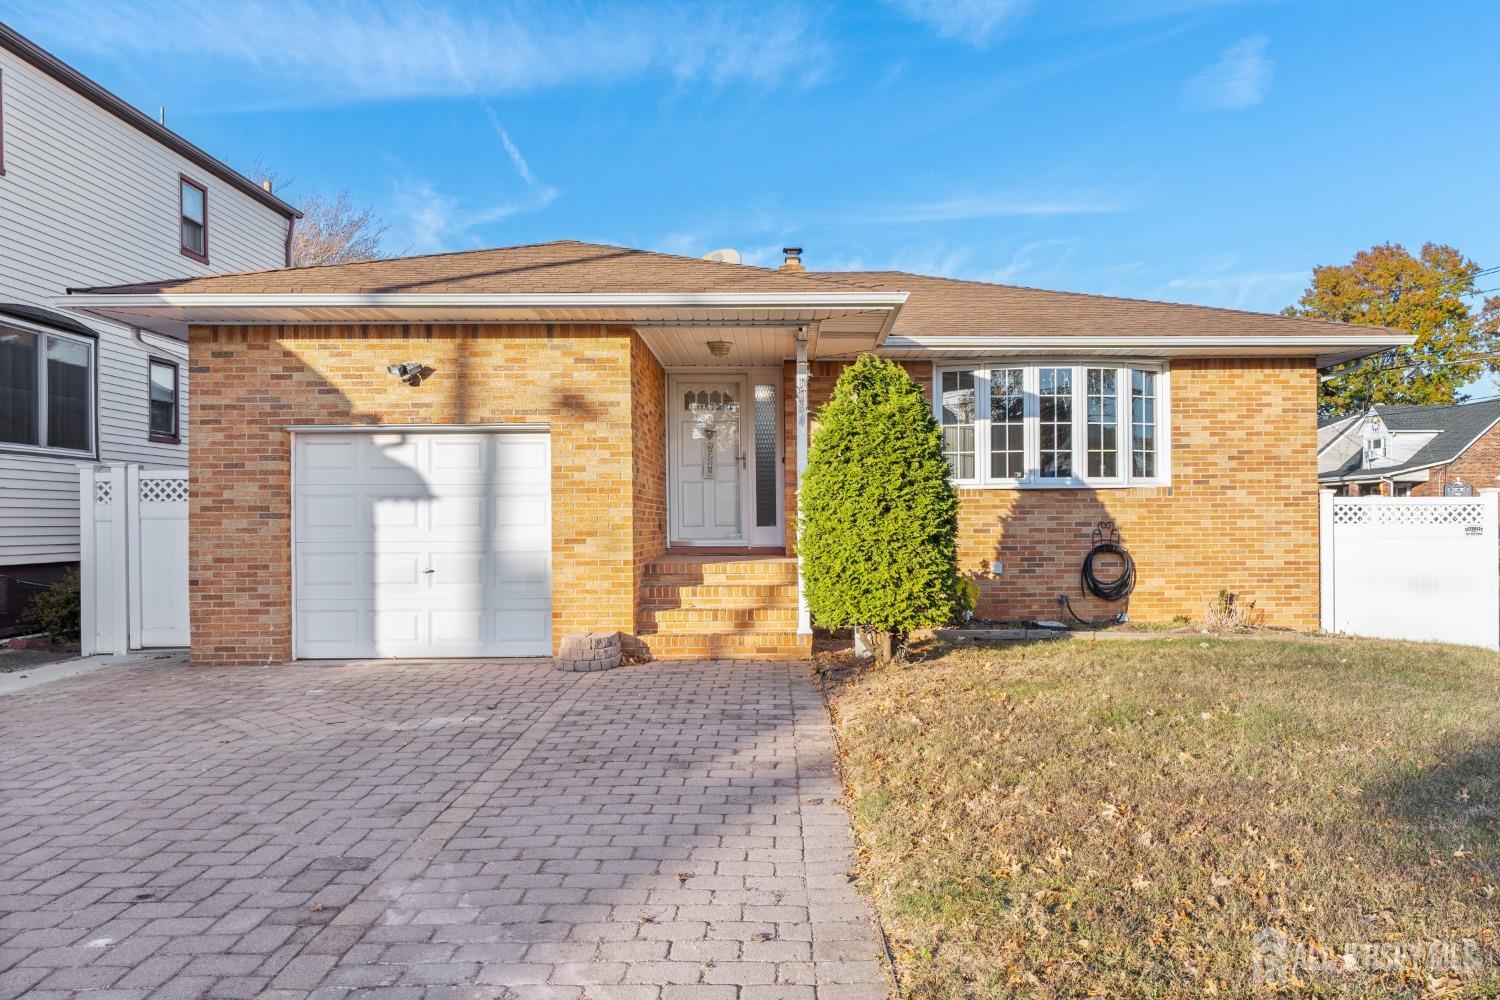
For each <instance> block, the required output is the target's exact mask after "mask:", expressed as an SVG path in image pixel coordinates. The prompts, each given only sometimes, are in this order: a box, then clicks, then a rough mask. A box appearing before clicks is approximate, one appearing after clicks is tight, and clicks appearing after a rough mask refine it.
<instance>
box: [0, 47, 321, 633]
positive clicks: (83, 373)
mask: <svg viewBox="0 0 1500 1000" xmlns="http://www.w3.org/2000/svg"><path fill="white" fill-rule="evenodd" d="M297 215H298V213H297V211H296V210H295V209H294V208H292V206H290V205H288V204H286V203H285V202H283V201H282V200H281V199H279V198H277V197H276V196H275V195H273V194H272V193H271V192H270V191H269V190H264V189H262V188H261V187H260V186H259V185H257V184H256V183H255V182H253V181H251V180H250V179H249V178H246V177H244V176H242V175H240V174H239V173H236V172H235V171H234V170H232V169H230V168H229V167H228V166H226V165H225V164H223V163H221V162H220V161H218V160H216V159H214V158H213V157H212V156H210V155H209V154H208V153H205V152H204V151H203V150H201V149H199V148H198V147H196V146H194V145H193V144H191V143H189V142H188V141H186V140H185V139H183V138H182V137H181V136H179V135H177V134H176V133H174V132H172V131H170V130H168V129H166V128H164V127H163V126H162V125H161V124H160V123H158V122H157V121H155V120H153V119H152V118H150V117H148V116H146V115H144V114H142V113H141V112H139V111H137V110H136V109H135V108H132V107H130V106H129V105H127V104H126V103H124V102H123V101H122V100H120V98H118V97H116V96H115V95H113V94H111V93H109V92H108V91H106V90H105V89H103V88H102V87H100V86H99V85H98V84H96V83H94V82H93V81H91V80H89V79H87V78H86V77H84V76H83V75H82V74H80V73H78V72H77V71H76V70H74V69H72V68H71V67H69V66H67V65H65V64H64V63H62V62H60V61H59V60H57V59H56V58H55V57H53V56H52V55H50V54H48V53H47V52H45V51H43V50H42V49H40V48H38V47H37V46H36V45H34V44H33V43H31V42H30V41H28V40H27V39H25V38H23V37H22V36H20V35H18V34H16V33H15V32H14V31H12V30H11V29H10V28H8V27H6V26H5V25H3V24H0V628H3V627H5V625H6V624H7V623H8V622H10V621H13V620H14V616H15V615H16V613H18V612H19V611H20V609H21V606H22V605H23V604H24V602H25V601H26V600H27V599H28V598H29V596H30V594H31V593H33V592H34V590H35V589H37V588H36V587H34V586H26V585H27V584H47V583H50V582H53V581H55V580H56V579H57V578H58V577H59V576H60V575H61V573H62V571H63V570H64V569H66V568H67V567H69V566H71V565H75V564H76V563H77V562H78V558H79V536H78V531H79V527H78V481H79V477H78V468H79V466H81V465H85V464H89V463H93V462H140V463H144V464H148V465H156V466H184V465H186V464H187V433H188V431H187V424H188V420H187V412H188V411H187V399H188V388H189V387H188V369H187V359H186V351H185V350H184V347H183V345H182V344H181V343H180V342H178V341H174V340H172V339H170V338H164V337H160V336H155V335H152V334H150V333H142V334H139V335H138V334H137V333H136V332H135V331H133V330H132V328H131V327H130V326H128V325H124V324H120V323H113V322H109V321H104V320H99V319H90V318H80V317H78V316H76V315H67V314H64V313H60V312H58V311H57V310H56V309H55V308H53V303H54V300H56V299H57V298H58V296H60V295H62V294H64V292H65V291H66V290H67V289H68V288H70V287H75V286H79V285H85V286H87V285H97V284H100V283H101V282H103V283H116V282H122V281H133V280H140V279H143V278H147V277H152V278H159V277H161V276H163V275H173V276H177V277H191V276H200V275H209V274H219V273H225V272H232V271H245V270H251V269H258V268H275V267H282V266H284V265H285V264H286V263H287V253H288V249H289V246H290V237H291V230H292V225H293V221H294V220H295V219H296V217H297Z"/></svg>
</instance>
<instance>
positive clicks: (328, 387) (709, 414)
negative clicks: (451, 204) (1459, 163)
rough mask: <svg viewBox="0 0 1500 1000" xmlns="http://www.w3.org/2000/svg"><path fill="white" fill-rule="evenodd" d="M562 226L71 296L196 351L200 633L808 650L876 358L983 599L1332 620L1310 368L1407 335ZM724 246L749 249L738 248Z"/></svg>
mask: <svg viewBox="0 0 1500 1000" xmlns="http://www.w3.org/2000/svg"><path fill="white" fill-rule="evenodd" d="M787 253H788V259H787V261H786V263H785V264H784V265H782V267H781V268H779V269H776V270H770V269H765V268H759V267H749V266H745V265H742V264H738V263H731V262H728V261H725V260H722V259H691V258H685V257H676V256H671V255H667V254H660V253H651V252H647V251H642V250H633V249H628V248H624V247H615V246H603V245H598V244H590V243H578V242H572V241H563V242H556V243H543V244H533V245H528V246H517V247H506V248H501V249H496V250H480V251H470V252H464V253H451V254H437V255H432V256H426V257H411V258H406V259H397V260H383V261H371V262H366V263H358V264H341V265H334V266H330V267H319V268H299V269H291V270H282V271H273V272H267V273H262V274H246V275H231V276H223V277H194V278H187V279H175V280H174V279H165V280H154V281H146V282H137V283H134V284H128V285H122V286H116V287H112V288H94V289H79V290H76V291H75V292H74V293H73V294H71V295H69V296H67V297H66V299H65V300H59V302H58V305H59V306H60V307H68V308H72V309H76V310H79V311H81V312H82V313H83V314H85V315H91V316H95V317H99V318H104V319H110V320H114V321H116V322H123V323H127V324H134V325H137V326H140V327H143V328H146V329H149V330H152V331H153V332H155V333H156V334H158V335H160V336H163V337H169V338H174V339H177V340H179V341H186V342H187V343H188V344H189V345H190V348H189V350H190V353H191V357H192V364H193V372H194V378H195V379H196V383H195V384H196V388H195V391H196V393H197V404H196V405H195V406H194V407H193V412H192V433H193V456H192V462H191V465H190V469H191V487H190V512H191V516H190V524H191V558H190V564H191V569H190V574H189V575H190V578H191V588H192V593H191V603H192V640H193V641H192V646H193V649H192V655H193V659H194V661H195V662H199V663H237V664H254V663H267V662H280V661H283V660H287V659H291V658H294V657H303V658H324V657H326V658H358V657H371V656H409V657H421V658H425V657H435V656H474V657H492V656H545V655H548V654H550V653H552V652H553V651H554V650H555V649H556V647H557V645H558V643H559V642H560V640H561V639H562V637H563V635H564V634H565V633H568V632H575V631H583V630H596V631H608V632H618V633H621V634H622V635H623V636H624V637H625V638H626V639H627V640H628V642H629V644H630V645H631V646H632V647H633V648H635V649H636V650H637V651H640V652H649V653H650V654H652V655H654V656H658V657H704V656H714V657H755V658H759V657H765V656H793V657H801V656H805V655H807V654H808V652H809V651H810V649H811V627H810V625H811V623H810V622H809V619H808V616H807V613H806V610H805V607H803V606H802V605H801V603H800V602H799V599H798V586H797V583H798V575H797V573H798V570H797V562H796V559H795V536H796V527H795V525H796V489H797V483H798V479H799V477H800V475H801V473H802V470H803V468H804V463H805V460H806V455H807V449H808V444H809V441H810V440H811V438H812V435H813V434H815V433H816V429H815V426H814V420H815V413H816V409H817V407H818V406H819V405H820V404H821V403H822V402H823V401H824V400H826V399H827V398H828V397H829V395H830V393H831V391H832V389H833V386H834V382H835V380H836V379H837V378H838V375H839V373H840V371H842V369H843V368H844V366H845V365H847V364H848V363H849V362H850V361H851V360H852V359H854V358H856V357H858V356H859V355H860V354H861V353H863V352H875V353H877V354H879V355H883V356H886V357H890V358H893V359H896V360H898V361H899V362H900V363H901V364H903V365H904V366H905V367H906V369H907V370H908V371H909V372H910V373H911V375H912V376H913V378H914V379H916V381H917V382H918V384H920V385H921V386H922V387H923V388H924V390H925V391H926V392H927V393H928V394H929V396H930V399H931V400H932V406H933V414H934V416H935V417H936V419H937V420H938V421H939V422H940V424H941V425H942V430H943V435H944V440H945V443H946V450H947V453H948V458H949V462H950V465H951V467H952V473H953V481H954V483H955V485H956V486H957V487H958V493H959V498H960V499H959V538H958V546H959V560H960V568H961V569H964V570H969V571H976V572H978V571H982V572H983V578H982V579H981V580H980V581H979V602H978V609H977V612H978V614H979V615H980V616H982V617H986V618H1034V617H1039V616H1046V617H1054V616H1056V615H1057V613H1058V595H1059V594H1071V595H1074V597H1073V600H1074V603H1075V605H1077V606H1078V607H1079V610H1080V612H1081V613H1083V614H1088V615H1099V614H1110V613H1114V612H1117V611H1119V610H1121V607H1122V606H1121V605H1119V604H1102V603H1095V602H1094V601H1093V599H1080V598H1079V597H1078V596H1077V594H1078V582H1079V567H1080V563H1081V561H1082V559H1083V558H1084V556H1085V554H1086V553H1087V552H1088V550H1089V548H1090V547H1091V545H1092V539H1093V535H1094V532H1095V529H1096V526H1097V525H1098V523H1099V522H1100V521H1103V520H1109V521H1113V522H1115V524H1116V525H1118V527H1119V530H1120V533H1121V536H1122V540H1123V541H1124V543H1125V545H1126V546H1127V547H1128V548H1129V550H1130V551H1131V553H1132V554H1133V556H1134V558H1135V562H1136V566H1137V571H1138V584H1137V587H1136V590H1135V593H1134V594H1133V595H1132V596H1131V598H1130V603H1129V604H1128V605H1127V606H1126V607H1128V610H1129V612H1130V614H1131V616H1132V617H1133V618H1136V619H1138V620H1145V621H1153V620H1155V621H1167V620H1170V619H1171V618H1172V617H1173V616H1174V615H1179V614H1182V615H1197V614H1199V613H1200V612H1201V611H1202V609H1203V607H1204V605H1205V603H1206V602H1208V601H1209V600H1211V599H1213V598H1214V597H1215V595H1217V594H1218V593H1219V592H1220V591H1221V590H1223V589H1226V588H1227V589H1229V590H1231V591H1233V592H1235V593H1236V594H1238V595H1240V596H1241V597H1242V599H1245V600H1253V601H1255V602H1257V605H1258V606H1259V607H1260V608H1261V609H1262V610H1263V611H1264V612H1265V614H1266V617H1267V621H1268V622H1269V623H1270V624H1273V625H1279V626H1286V627H1290V628H1297V629H1313V628H1317V627H1318V622H1319V593H1318V568H1319V547H1318V503H1319V501H1318V496H1317V490H1316V488H1315V484H1316V481H1317V478H1316V472H1317V450H1318V449H1317V445H1318V441H1317V433H1316V420H1315V413H1316V405H1317V387H1318V368H1319V367H1320V366H1327V365H1331V364H1336V363H1339V362H1342V361H1348V360H1352V359H1355V358H1359V357H1363V356H1366V355H1369V354H1373V353H1377V352H1379V351H1381V350H1387V349H1390V348H1392V347H1395V346H1400V345H1404V344H1409V343H1410V342H1411V339H1412V338H1411V337H1409V336H1407V335H1404V334H1400V333H1396V332H1394V331H1390V330H1385V329H1381V328H1372V327H1367V326H1345V325H1342V324H1336V323H1324V322H1315V321H1310V320H1305V319H1293V318H1287V317H1281V316H1270V315H1263V314H1258V313H1247V312H1238V311H1234V310H1227V309H1212V308H1204V307H1198V306H1181V305H1171V304H1167V303H1161V302H1145V301H1138V300H1130V299H1120V298H1111V297H1105V296H1094V295H1077V294H1071V293H1066V292H1049V291H1039V290H1035V289H1027V288H1016V287H1010V286H1002V285H992V284H985V283H980V282H970V281H954V280H949V279H944V278H933V277H927V276H923V275H915V274H903V273H895V272H874V273H852V272H840V273H828V272H823V273H815V272H809V271H807V270H806V269H805V268H804V266H803V264H802V262H801V260H800V251H799V250H797V249H796V248H788V251H787ZM719 256H720V257H723V256H728V255H719Z"/></svg>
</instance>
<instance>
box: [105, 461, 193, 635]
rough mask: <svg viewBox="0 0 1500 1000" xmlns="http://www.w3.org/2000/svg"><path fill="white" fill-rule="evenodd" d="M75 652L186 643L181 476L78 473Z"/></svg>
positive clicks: (113, 470)
mask: <svg viewBox="0 0 1500 1000" xmlns="http://www.w3.org/2000/svg"><path fill="white" fill-rule="evenodd" d="M79 491H80V494H79V500H80V503H79V512H80V520H81V524H80V525H79V527H80V530H81V534H82V539H81V541H82V552H81V559H80V566H79V570H80V580H79V583H80V590H81V591H82V605H83V652H84V655H89V654H91V653H125V652H129V651H130V650H132V649H143V648H147V647H155V646H186V645H187V644H188V474H187V470H186V469H143V468H141V467H140V466H139V465H103V466H89V467H85V468H82V469H80V470H79Z"/></svg>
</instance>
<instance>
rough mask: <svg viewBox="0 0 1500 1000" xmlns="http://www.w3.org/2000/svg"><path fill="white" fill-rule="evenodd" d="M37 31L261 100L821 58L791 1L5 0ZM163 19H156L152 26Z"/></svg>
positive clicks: (468, 89) (718, 69)
mask: <svg viewBox="0 0 1500 1000" xmlns="http://www.w3.org/2000/svg"><path fill="white" fill-rule="evenodd" d="M8 7H9V10H10V13H9V15H8V16H9V17H10V18H13V19H15V20H16V21H17V22H18V23H25V25H26V27H27V28H29V29H30V30H31V31H32V32H33V33H34V34H36V35H37V36H38V37H39V38H40V40H42V41H43V42H44V43H46V42H49V41H50V42H52V43H53V44H57V43H59V42H66V44H67V47H68V49H69V50H70V51H75V52H76V51H78V50H86V51H91V52H93V53H95V54H98V55H100V56H104V57H132V58H140V57H146V58H150V57H160V56H164V55H171V56H173V57H174V58H176V59H178V60H183V59H187V60H196V61H200V62H202V63H210V62H212V63H215V64H219V65H223V64H230V65H233V66H235V67H236V68H237V70H238V71H239V72H240V74H241V76H243V77H246V78H248V79H249V82H250V84H251V85H253V86H254V87H255V88H256V89H257V91H258V92H259V93H260V95H261V96H262V98H263V99H264V101H265V102H266V103H267V104H268V105H271V106H278V105H279V106H318V105H323V104H331V103H340V102H349V101H361V100H374V99H387V98H401V97H432V96H447V95H464V94H470V93H473V92H475V91H478V92H479V93H484V94H501V93H510V92H518V91H527V90H534V89H538V88H545V87H550V86H559V85H567V84H573V83H579V82H611V81H618V80H622V79H626V78H630V77H637V76H647V75H654V76H660V77H664V78H667V79H670V80H673V81H676V82H680V83H697V84H705V85H710V86H725V85H729V84H734V83H747V84H751V85H759V86H767V87H770V86H778V85H784V84H792V85H799V84H806V83H809V82H812V81H813V80H815V79H816V77H817V73H818V70H817V69H815V68H812V69H810V67H819V66H821V65H824V64H826V61H827V60H826V56H827V50H826V46H825V43H824V42H823V40H822V39H821V37H820V36H819V33H818V30H817V25H816V23H815V21H814V18H813V17H812V16H811V15H810V14H809V13H807V11H806V10H805V9H803V8H800V7H797V6H792V5H789V4H783V3H780V2H772V3H766V4H756V5H748V4H746V5H740V4H713V5H709V6H698V5H693V6H683V5H678V4H661V3H652V2H645V0H630V2H622V3H617V4H612V5H607V6H604V7H602V8H592V7H583V6H581V5H578V4H576V3H574V2H571V0H568V2H564V0H558V2H552V3H546V4H536V5H531V4H526V3H521V2H511V3H492V4H488V3H487V4H481V5H477V6H475V7H473V8H467V9H463V10H460V9H458V8H457V7H455V6H452V5H448V4H434V3H427V2H420V0H370V2H365V3H355V2H353V0H327V2H315V0H218V2H215V3H212V4H205V3H200V2H197V0H140V2H138V3H134V4H130V5H122V4H101V3H98V2H96V0H14V2H13V3H12V4H10V5H8ZM167 25H169V26H170V29H165V28H164V26H167Z"/></svg>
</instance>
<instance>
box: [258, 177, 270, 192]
mask: <svg viewBox="0 0 1500 1000" xmlns="http://www.w3.org/2000/svg"><path fill="white" fill-rule="evenodd" d="M260 189H261V190H262V191H264V192H265V193H266V194H270V193H271V179H270V178H269V177H268V178H266V179H265V180H263V181H261V182H260Z"/></svg>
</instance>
